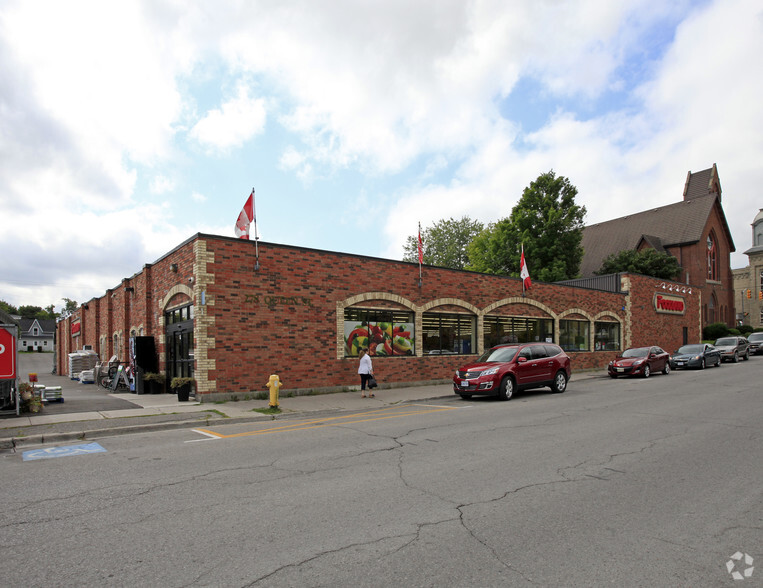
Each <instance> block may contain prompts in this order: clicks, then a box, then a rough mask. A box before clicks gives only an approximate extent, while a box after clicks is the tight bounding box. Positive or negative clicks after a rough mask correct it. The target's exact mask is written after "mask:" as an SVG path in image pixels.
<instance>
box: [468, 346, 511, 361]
mask: <svg viewBox="0 0 763 588" xmlns="http://www.w3.org/2000/svg"><path fill="white" fill-rule="evenodd" d="M517 349H518V348H517V347H496V348H495V349H488V350H487V351H486V352H485V353H483V354H482V356H481V357H480V358H479V359H478V360H477V361H500V362H506V361H511V360H512V359H514V356H515V355H516V354H517Z"/></svg>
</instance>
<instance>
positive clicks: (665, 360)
mask: <svg viewBox="0 0 763 588" xmlns="http://www.w3.org/2000/svg"><path fill="white" fill-rule="evenodd" d="M607 372H608V373H609V377H610V378H616V377H617V376H644V377H645V378H648V377H649V376H650V375H651V374H652V372H662V373H663V374H665V375H668V374H669V373H670V355H668V352H667V351H665V350H663V349H662V348H661V347H657V346H652V347H631V348H630V349H626V350H625V351H623V353H622V355H620V356H618V357H616V358H615V359H614V360H612V361H610V362H609V366H608V367H607Z"/></svg>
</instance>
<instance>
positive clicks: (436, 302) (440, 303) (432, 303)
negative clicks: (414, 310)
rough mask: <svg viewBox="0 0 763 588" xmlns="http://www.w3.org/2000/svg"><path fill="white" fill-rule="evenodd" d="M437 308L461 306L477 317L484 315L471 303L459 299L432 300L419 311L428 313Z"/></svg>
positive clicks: (420, 307)
mask: <svg viewBox="0 0 763 588" xmlns="http://www.w3.org/2000/svg"><path fill="white" fill-rule="evenodd" d="M436 306H460V307H461V308H465V309H466V310H470V311H471V312H473V313H474V314H475V315H476V316H480V315H481V314H482V313H481V311H480V309H479V308H477V307H476V306H474V305H473V304H470V303H469V302H466V301H465V300H459V299H458V298H437V299H436V300H431V301H429V302H427V303H426V304H422V305H421V306H419V308H418V310H419V311H420V312H426V311H428V310H429V309H431V308H435V307H436Z"/></svg>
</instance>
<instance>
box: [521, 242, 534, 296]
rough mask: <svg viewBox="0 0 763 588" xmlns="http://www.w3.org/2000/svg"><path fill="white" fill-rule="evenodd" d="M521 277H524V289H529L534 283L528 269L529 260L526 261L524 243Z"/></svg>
mask: <svg viewBox="0 0 763 588" xmlns="http://www.w3.org/2000/svg"><path fill="white" fill-rule="evenodd" d="M519 267H520V270H519V277H520V278H522V289H524V290H529V289H530V287H531V286H532V285H533V283H532V281H530V271H529V270H528V269H527V262H526V261H525V246H524V245H522V258H521V259H520V260H519Z"/></svg>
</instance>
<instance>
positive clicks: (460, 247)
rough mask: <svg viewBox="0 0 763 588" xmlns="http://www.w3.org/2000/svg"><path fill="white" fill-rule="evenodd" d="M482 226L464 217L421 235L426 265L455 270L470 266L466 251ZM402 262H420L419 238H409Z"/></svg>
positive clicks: (441, 223)
mask: <svg viewBox="0 0 763 588" xmlns="http://www.w3.org/2000/svg"><path fill="white" fill-rule="evenodd" d="M482 228H483V225H482V223H481V222H479V221H476V220H472V219H470V218H469V217H468V216H463V217H461V219H459V220H456V219H454V218H452V217H451V218H449V219H447V220H439V221H437V222H436V223H434V224H432V225H431V226H429V227H427V228H426V229H424V230H423V231H422V232H421V242H422V250H423V257H424V263H425V264H427V265H436V266H439V267H448V268H452V269H464V268H465V267H466V266H467V265H468V263H469V255H468V253H467V248H468V246H469V243H471V241H472V239H473V238H474V237H475V236H476V235H478V234H479V233H480V232H481V231H482ZM403 251H404V254H403V261H413V262H416V263H418V261H419V239H418V235H412V236H410V237H408V238H407V239H406V241H405V245H404V246H403Z"/></svg>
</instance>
